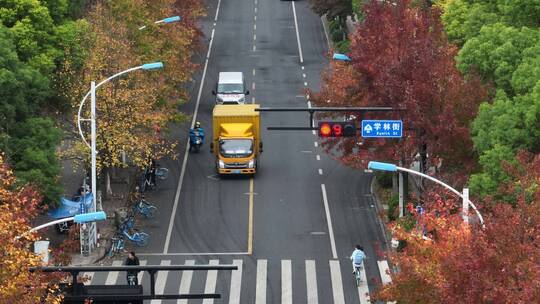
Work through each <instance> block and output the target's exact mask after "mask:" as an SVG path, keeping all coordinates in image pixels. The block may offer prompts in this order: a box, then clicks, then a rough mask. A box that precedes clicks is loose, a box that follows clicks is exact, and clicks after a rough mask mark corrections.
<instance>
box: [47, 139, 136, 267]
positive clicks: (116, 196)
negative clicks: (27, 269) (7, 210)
mask: <svg viewBox="0 0 540 304" xmlns="http://www.w3.org/2000/svg"><path fill="white" fill-rule="evenodd" d="M71 143H72V140H71V139H65V140H64V141H63V142H62V144H61V145H60V147H59V148H58V149H59V150H64V151H65V150H66V149H68V148H69V146H70V145H71ZM78 161H80V160H78V159H61V160H60V164H61V176H60V183H61V185H62V187H63V189H64V194H63V195H64V196H65V197H68V198H70V197H72V196H74V195H75V193H76V192H77V190H78V189H79V188H80V187H81V185H82V184H83V180H84V176H85V172H84V169H83V168H82V166H81V165H78V164H76V162H78ZM135 173H136V170H135V169H134V168H126V169H115V170H113V173H112V174H111V188H112V193H113V194H112V195H111V196H110V197H105V196H102V197H103V201H102V204H101V205H102V207H103V211H105V213H106V214H107V219H106V220H105V221H99V222H96V225H97V234H98V244H97V247H96V248H94V250H93V251H92V252H91V254H90V255H88V256H84V255H82V254H80V250H78V251H77V252H74V253H70V256H71V259H72V260H71V265H78V266H80V265H92V264H95V263H98V262H100V260H102V259H103V257H104V255H105V252H106V248H107V247H108V246H109V244H108V243H109V240H110V238H111V237H112V235H113V234H114V233H115V230H116V227H115V224H114V217H115V211H116V210H118V209H120V208H123V207H125V206H126V204H127V203H128V196H129V194H130V192H131V190H132V189H133V188H134V185H135V184H134V182H135V179H134V176H135ZM97 192H98V197H99V193H100V192H102V193H104V192H105V189H104V186H102V185H101V184H100V182H99V181H98V191H97ZM96 208H98V210H99V204H98V205H97V206H96ZM51 220H52V219H51V217H49V216H48V214H47V213H44V214H42V215H40V216H39V217H38V218H37V219H36V225H39V224H42V223H46V222H50V221H51ZM44 239H46V240H49V241H50V248H49V249H51V250H54V249H56V248H59V246H60V245H61V244H62V243H63V242H64V241H65V240H67V239H68V234H67V233H64V234H60V233H59V232H58V231H57V229H56V228H55V227H51V228H49V229H47V230H46V231H44Z"/></svg>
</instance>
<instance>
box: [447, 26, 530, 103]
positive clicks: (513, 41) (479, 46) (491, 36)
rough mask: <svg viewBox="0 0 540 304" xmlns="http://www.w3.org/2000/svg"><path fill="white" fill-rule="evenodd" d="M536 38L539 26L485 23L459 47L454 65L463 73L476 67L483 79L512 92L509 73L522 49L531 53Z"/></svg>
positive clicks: (520, 59)
mask: <svg viewBox="0 0 540 304" xmlns="http://www.w3.org/2000/svg"><path fill="white" fill-rule="evenodd" d="M539 42H540V29H530V28H526V27H523V28H521V29H517V28H514V27H511V26H507V25H505V24H503V23H495V24H492V25H486V26H484V27H482V29H481V30H480V33H479V34H478V35H477V36H476V37H473V38H471V39H469V40H468V41H467V42H466V43H465V44H464V45H463V48H462V49H461V50H460V51H459V55H458V56H457V64H458V68H459V69H460V70H461V71H462V72H465V73H467V72H469V71H470V70H471V69H476V70H477V71H478V72H479V73H480V75H481V76H482V77H483V78H484V80H491V81H493V82H494V83H495V85H496V87H497V88H498V89H503V90H504V91H505V92H506V93H507V94H509V95H514V94H515V92H514V88H513V86H512V75H513V74H514V72H515V71H516V70H517V69H518V67H519V65H520V64H521V63H522V59H523V53H524V52H527V53H526V54H528V55H529V56H533V55H534V53H535V52H534V51H535V50H538V49H539V47H538V46H537V45H538V43H539ZM530 48H532V49H531V50H529V49H530ZM536 53H538V52H536ZM528 63H530V62H528ZM521 91H523V89H522V88H521Z"/></svg>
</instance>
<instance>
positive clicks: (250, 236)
mask: <svg viewBox="0 0 540 304" xmlns="http://www.w3.org/2000/svg"><path fill="white" fill-rule="evenodd" d="M253 194H254V193H253V177H252V178H250V179H249V210H248V250H247V252H248V254H253Z"/></svg>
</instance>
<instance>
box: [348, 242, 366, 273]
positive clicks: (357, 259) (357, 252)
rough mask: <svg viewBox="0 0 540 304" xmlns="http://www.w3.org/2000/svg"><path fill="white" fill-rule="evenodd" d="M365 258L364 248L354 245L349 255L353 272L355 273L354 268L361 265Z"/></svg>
mask: <svg viewBox="0 0 540 304" xmlns="http://www.w3.org/2000/svg"><path fill="white" fill-rule="evenodd" d="M365 258H366V254H365V253H364V248H363V247H362V246H360V245H356V248H355V249H354V251H353V253H352V255H351V261H352V267H353V274H354V273H355V271H356V268H359V267H362V263H363V262H364V259H365Z"/></svg>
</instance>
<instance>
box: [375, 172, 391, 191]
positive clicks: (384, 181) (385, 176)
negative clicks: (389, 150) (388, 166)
mask: <svg viewBox="0 0 540 304" xmlns="http://www.w3.org/2000/svg"><path fill="white" fill-rule="evenodd" d="M392 175H393V173H390V172H376V173H375V177H376V178H377V183H378V184H379V186H381V187H383V188H391V187H392Z"/></svg>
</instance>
